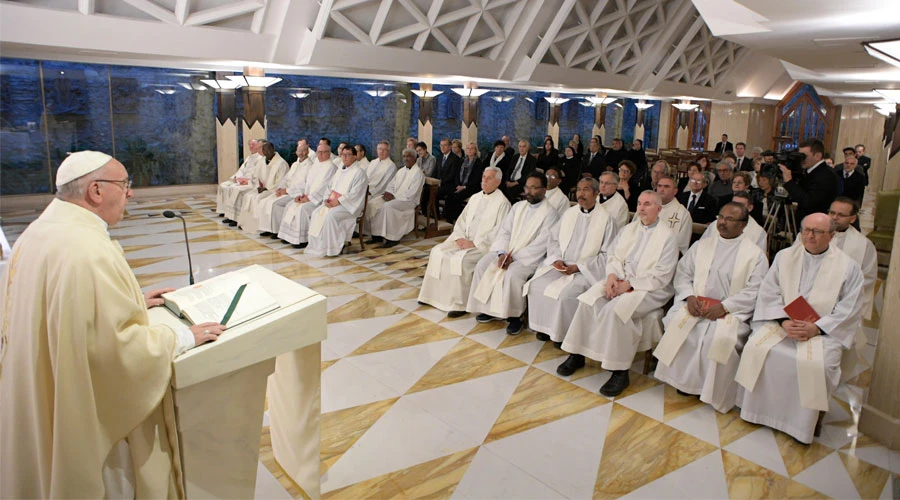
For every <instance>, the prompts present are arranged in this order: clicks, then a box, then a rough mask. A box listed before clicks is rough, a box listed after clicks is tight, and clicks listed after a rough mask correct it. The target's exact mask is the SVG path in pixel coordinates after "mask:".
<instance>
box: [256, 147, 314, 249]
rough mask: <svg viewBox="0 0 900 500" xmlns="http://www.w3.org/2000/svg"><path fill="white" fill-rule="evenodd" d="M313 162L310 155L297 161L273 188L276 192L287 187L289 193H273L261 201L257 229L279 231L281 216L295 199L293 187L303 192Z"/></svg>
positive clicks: (266, 231) (269, 231)
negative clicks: (280, 194)
mask: <svg viewBox="0 0 900 500" xmlns="http://www.w3.org/2000/svg"><path fill="white" fill-rule="evenodd" d="M312 164H313V159H312V158H311V157H309V156H307V157H306V159H305V160H303V161H299V160H298V161H295V162H294V164H293V165H291V169H290V170H288V173H287V174H285V175H284V177H282V178H281V180H280V181H278V184H277V185H276V186H275V189H274V190H273V192H274V191H278V190H279V189H285V190H287V191H288V193H287V194H285V195H282V196H277V195H275V194H273V195H272V196H269V197H267V198H265V199H264V200H261V201H260V202H259V205H258V207H259V208H258V210H257V217H256V224H257V230H258V231H259V232H261V233H272V232H276V231H278V227H279V226H280V225H281V218H282V216H284V209H285V207H287V205H288V203H290V201H291V200H292V199H293V196H291V189H294V190H295V191H296V190H297V189H299V190H300V192H301V193H302V191H303V189H304V188H305V187H306V176H307V174H309V167H310V166H311V165H312Z"/></svg>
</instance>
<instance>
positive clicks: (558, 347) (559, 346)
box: [553, 342, 562, 349]
mask: <svg viewBox="0 0 900 500" xmlns="http://www.w3.org/2000/svg"><path fill="white" fill-rule="evenodd" d="M553 347H556V348H557V349H562V342H554V343H553Z"/></svg>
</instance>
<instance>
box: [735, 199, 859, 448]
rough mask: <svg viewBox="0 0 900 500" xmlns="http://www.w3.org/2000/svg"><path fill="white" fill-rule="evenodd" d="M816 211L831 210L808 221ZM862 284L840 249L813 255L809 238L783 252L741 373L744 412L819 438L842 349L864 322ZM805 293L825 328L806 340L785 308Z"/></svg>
mask: <svg viewBox="0 0 900 500" xmlns="http://www.w3.org/2000/svg"><path fill="white" fill-rule="evenodd" d="M816 216H821V217H825V215H824V214H812V215H810V216H808V217H806V218H805V219H804V222H803V224H804V225H806V224H807V221H808V220H809V219H810V217H816ZM824 227H827V223H826V225H825V226H824ZM862 284H863V276H862V272H861V271H860V268H859V264H857V263H856V261H854V260H853V259H851V258H850V257H848V256H847V255H846V254H844V253H843V252H842V251H841V250H839V249H837V248H834V247H831V246H826V248H825V250H824V251H822V252H821V253H818V254H813V253H810V251H808V250H807V248H806V247H805V246H804V245H802V244H801V245H793V246H791V247H788V248H786V249H784V250H782V251H780V252H778V254H777V255H776V256H775V261H774V262H773V264H772V268H771V269H769V272H768V273H767V274H766V277H765V279H764V280H763V282H762V285H761V286H760V288H759V296H758V298H757V301H756V312H755V313H754V315H753V321H752V323H751V327H752V328H753V333H752V334H751V335H750V338H749V340H748V341H747V344H746V345H745V346H744V351H743V353H742V354H741V363H740V366H739V368H738V372H737V375H736V377H735V379H736V380H737V382H738V383H739V384H741V385H742V386H743V390H742V391H739V396H738V397H739V406H740V407H741V418H743V419H744V420H746V421H748V422H753V423H756V424H760V425H765V426H768V427H771V428H773V429H777V430H780V431H782V432H784V433H787V434H789V435H791V436H792V437H794V439H796V440H798V441H800V442H803V443H810V442H812V440H813V433H814V431H815V426H816V422H817V420H818V417H819V412H820V411H827V410H828V401H829V399H830V397H831V395H832V393H833V392H834V390H835V389H836V388H837V385H838V383H839V382H840V377H841V355H842V351H843V350H844V349H849V348H850V347H851V346H852V343H853V338H854V335H855V333H856V330H857V328H858V326H859V321H860V318H861V316H862V306H863V300H864V293H863V287H862ZM798 296H803V297H804V298H805V299H806V300H807V302H808V303H809V304H810V306H812V308H813V309H814V310H815V312H816V313H817V314H818V316H819V317H820V319H819V320H818V321H816V322H815V325H816V326H817V327H818V329H819V331H820V332H821V333H820V334H818V335H815V336H813V337H810V338H808V340H805V341H797V340H794V339H792V338H790V337H787V333H786V332H785V330H784V329H783V328H782V326H780V323H782V322H783V321H784V320H787V319H788V315H787V313H785V311H784V307H785V306H786V305H788V304H790V303H792V302H793V301H794V300H795V298H796V297H798ZM741 392H742V393H743V395H742V396H741V395H740V393H741Z"/></svg>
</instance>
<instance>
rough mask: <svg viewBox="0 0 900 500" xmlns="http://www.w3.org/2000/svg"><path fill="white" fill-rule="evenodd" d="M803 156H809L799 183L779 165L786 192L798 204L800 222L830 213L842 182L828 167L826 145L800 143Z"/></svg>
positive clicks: (783, 166) (810, 141)
mask: <svg viewBox="0 0 900 500" xmlns="http://www.w3.org/2000/svg"><path fill="white" fill-rule="evenodd" d="M799 152H801V153H803V154H804V155H806V157H805V158H804V159H803V164H802V165H803V174H802V175H801V176H800V178H799V179H797V178H795V177H794V175H793V174H792V173H791V170H790V169H789V168H788V167H787V166H786V165H783V164H780V163H779V164H778V166H779V167H780V168H781V174H782V177H783V178H784V188H785V189H787V192H788V194H789V195H790V196H791V200H792V201H794V202H796V203H797V221H798V222H800V221H802V220H803V218H804V217H806V216H807V215H809V214H814V213H817V212H822V213H823V214H824V213H828V209H829V208H830V207H831V202H832V201H834V199H835V198H836V197H837V195H838V179H837V176H836V175H834V170H832V169H830V168H828V165H826V164H825V160H824V159H823V157H824V156H825V145H824V144H823V143H822V141H820V140H818V139H807V140H805V141H803V142H801V143H800V149H799Z"/></svg>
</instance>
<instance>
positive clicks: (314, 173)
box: [278, 160, 337, 245]
mask: <svg viewBox="0 0 900 500" xmlns="http://www.w3.org/2000/svg"><path fill="white" fill-rule="evenodd" d="M336 170H337V169H336V168H334V163H333V162H331V161H330V160H325V161H322V162H320V161H316V162H314V163H313V164H312V165H311V166H310V167H309V171H308V172H307V174H306V180H305V183H304V184H303V186H302V187H301V186H299V185H295V186H293V187H292V188H288V196H289V197H290V198H289V200H290V201H288V202H287V204H286V205H285V209H284V212H283V215H282V216H281V221H280V223H279V225H278V237H279V238H281V239H283V240H284V241H287V242H288V243H291V244H294V245H298V244H300V243H306V242H307V241H309V236H308V235H307V232H308V231H309V220H310V217H312V213H313V212H314V211H315V210H316V209H317V208H319V206H321V205H322V202H324V201H325V199H326V198H328V194H329V193H330V192H331V190H330V189H329V187H328V186H329V183H330V182H331V179H332V178H333V177H334V174H335V171H336ZM304 194H305V195H306V196H307V197H308V198H309V201H307V202H304V203H298V202H297V201H296V200H295V198H296V197H298V196H302V195H304Z"/></svg>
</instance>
